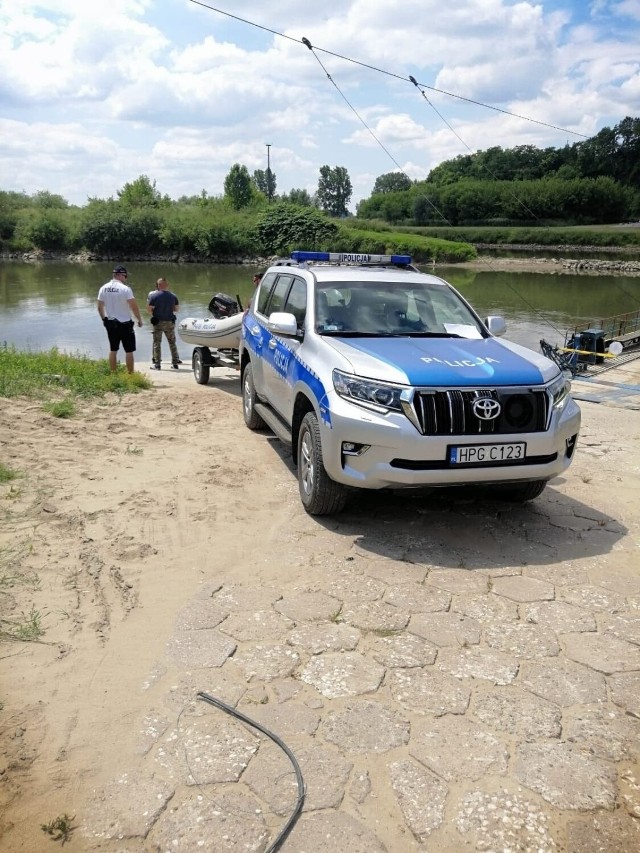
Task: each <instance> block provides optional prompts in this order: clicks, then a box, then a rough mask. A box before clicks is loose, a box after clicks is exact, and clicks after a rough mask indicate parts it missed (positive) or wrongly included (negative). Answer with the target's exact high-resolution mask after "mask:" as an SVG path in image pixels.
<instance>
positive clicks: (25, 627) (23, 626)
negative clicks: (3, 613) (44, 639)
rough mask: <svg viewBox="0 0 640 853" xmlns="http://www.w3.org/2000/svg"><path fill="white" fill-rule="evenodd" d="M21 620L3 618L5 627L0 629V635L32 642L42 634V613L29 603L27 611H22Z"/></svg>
mask: <svg viewBox="0 0 640 853" xmlns="http://www.w3.org/2000/svg"><path fill="white" fill-rule="evenodd" d="M22 620H23V621H22V622H11V621H9V620H8V619H5V620H3V622H4V624H5V625H7V626H8V627H7V628H3V629H0V637H4V638H5V639H7V640H20V641H22V642H24V643H32V642H33V641H34V640H37V639H38V638H39V637H41V636H42V635H43V634H44V628H43V627H42V613H40V611H39V610H36V608H35V605H33V604H32V605H31V610H30V611H29V613H24V612H23V613H22Z"/></svg>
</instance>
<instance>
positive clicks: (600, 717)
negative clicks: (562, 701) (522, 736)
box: [562, 706, 640, 761]
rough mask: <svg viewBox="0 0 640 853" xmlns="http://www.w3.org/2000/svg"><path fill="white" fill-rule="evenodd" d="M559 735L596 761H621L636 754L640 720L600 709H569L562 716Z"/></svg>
mask: <svg viewBox="0 0 640 853" xmlns="http://www.w3.org/2000/svg"><path fill="white" fill-rule="evenodd" d="M562 735H563V738H564V739H565V740H567V741H569V742H570V743H575V744H576V745H577V746H578V747H581V748H582V749H585V750H589V752H592V753H593V754H594V755H597V756H598V757H599V758H608V759H609V760H610V761H622V760H623V759H624V758H631V757H632V756H633V755H634V753H635V752H636V751H637V747H638V743H639V742H640V740H639V739H640V721H639V720H634V719H633V717H630V716H628V715H627V714H625V713H624V712H621V711H619V710H612V709H610V708H605V707H602V706H595V707H593V706H586V707H585V706H583V707H581V708H570V709H569V710H567V711H565V712H564V714H563V719H562Z"/></svg>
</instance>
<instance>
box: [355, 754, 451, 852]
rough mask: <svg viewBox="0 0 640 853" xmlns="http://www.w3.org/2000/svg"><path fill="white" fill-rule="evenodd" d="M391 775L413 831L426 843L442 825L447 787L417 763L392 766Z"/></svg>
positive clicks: (394, 790) (395, 792)
mask: <svg viewBox="0 0 640 853" xmlns="http://www.w3.org/2000/svg"><path fill="white" fill-rule="evenodd" d="M389 775H390V778H391V788H392V789H393V792H394V794H395V795H396V798H397V800H398V805H399V806H400V810H401V811H402V814H403V816H404V819H405V821H406V823H407V825H408V827H409V829H410V830H411V832H412V833H413V834H414V836H415V837H416V839H417V840H418V841H420V842H423V841H424V840H425V839H426V838H427V837H428V836H429V835H431V833H432V832H433V831H434V830H436V829H438V827H439V826H441V825H442V822H443V820H444V807H445V802H446V799H447V792H448V788H447V785H446V784H445V783H444V782H443V781H442V779H438V777H437V776H436V775H435V774H434V773H432V772H431V771H430V770H427V769H426V768H425V767H421V766H420V765H418V764H416V763H415V762H413V761H397V762H395V763H394V764H390V765H389ZM343 849H346V848H343Z"/></svg>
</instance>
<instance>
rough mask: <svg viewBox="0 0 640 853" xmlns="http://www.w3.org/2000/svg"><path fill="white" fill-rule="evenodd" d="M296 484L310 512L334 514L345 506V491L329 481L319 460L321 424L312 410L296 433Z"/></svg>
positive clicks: (339, 485) (320, 453) (314, 513)
mask: <svg viewBox="0 0 640 853" xmlns="http://www.w3.org/2000/svg"><path fill="white" fill-rule="evenodd" d="M298 487H299V489H300V500H301V501H302V505H303V506H304V508H305V509H306V511H307V512H308V513H309V515H334V514H335V513H339V512H341V511H342V510H343V509H344V505H345V503H346V500H347V490H346V488H345V487H344V486H343V485H342V484H341V483H336V482H335V480H332V479H331V478H330V477H329V475H328V474H327V472H326V471H325V468H324V463H323V461H322V445H321V443H320V427H319V426H318V419H317V418H316V416H315V414H314V413H313V412H308V413H307V414H306V415H305V416H304V418H303V419H302V424H301V425H300V434H299V436H298Z"/></svg>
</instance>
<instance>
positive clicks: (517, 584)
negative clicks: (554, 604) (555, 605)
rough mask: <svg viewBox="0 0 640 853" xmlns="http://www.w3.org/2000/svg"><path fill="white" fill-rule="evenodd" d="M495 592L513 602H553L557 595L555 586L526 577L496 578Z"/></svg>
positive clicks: (494, 581)
mask: <svg viewBox="0 0 640 853" xmlns="http://www.w3.org/2000/svg"><path fill="white" fill-rule="evenodd" d="M493 592H494V593H495V595H502V596H504V598H508V599H510V600H511V601H519V602H525V601H551V600H552V599H553V597H554V595H555V593H554V589H553V584H550V583H547V582H546V581H541V580H536V579H535V578H528V577H525V576H521V577H518V576H517V575H516V576H512V577H508V578H494V580H493Z"/></svg>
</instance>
